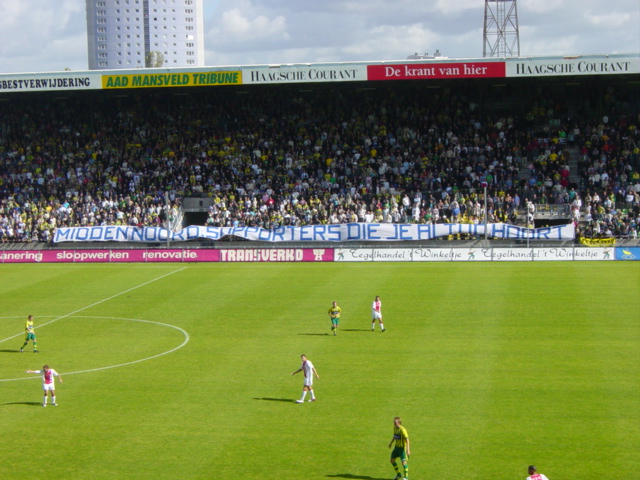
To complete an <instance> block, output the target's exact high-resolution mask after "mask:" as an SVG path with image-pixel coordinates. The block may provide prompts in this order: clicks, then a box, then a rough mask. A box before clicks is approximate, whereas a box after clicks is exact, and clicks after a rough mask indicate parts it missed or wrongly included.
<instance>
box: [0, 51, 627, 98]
mask: <svg viewBox="0 0 640 480" xmlns="http://www.w3.org/2000/svg"><path fill="white" fill-rule="evenodd" d="M638 73H640V53H638V54H614V55H588V56H585V55H578V56H571V57H520V58H508V59H443V58H442V57H439V58H436V59H430V60H423V59H421V60H403V61H385V62H344V63H322V64H311V63H308V64H281V65H253V66H224V67H194V68H177V69H174V68H172V69H164V68H160V69H153V70H152V69H136V70H110V71H108V72H99V71H87V72H53V73H17V74H4V75H0V93H14V92H15V93H18V92H37V91H61V90H101V89H102V90H113V89H132V88H136V89H139V88H159V87H165V88H166V87H170V88H186V87H217V86H228V85H259V84H260V85H268V84H296V83H337V82H366V81H386V80H442V79H473V78H526V77H540V78H543V77H554V76H572V77H580V76H593V75H628V74H638Z"/></svg>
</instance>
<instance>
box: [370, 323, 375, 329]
mask: <svg viewBox="0 0 640 480" xmlns="http://www.w3.org/2000/svg"><path fill="white" fill-rule="evenodd" d="M375 329H376V322H371V330H375Z"/></svg>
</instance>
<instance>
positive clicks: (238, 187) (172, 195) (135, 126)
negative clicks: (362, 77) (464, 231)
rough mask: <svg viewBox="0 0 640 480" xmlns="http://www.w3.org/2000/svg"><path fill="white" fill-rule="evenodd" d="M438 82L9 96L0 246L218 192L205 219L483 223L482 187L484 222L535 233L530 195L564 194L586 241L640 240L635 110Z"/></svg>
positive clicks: (2, 131)
mask: <svg viewBox="0 0 640 480" xmlns="http://www.w3.org/2000/svg"><path fill="white" fill-rule="evenodd" d="M438 92H439V93H436V94H434V93H433V92H432V91H431V90H426V89H418V88H415V87H414V88H378V89H376V90H375V91H366V90H359V89H356V88H352V89H349V88H342V89H336V90H317V91H313V92H310V93H309V92H307V93H304V92H292V91H283V90H281V89H264V90H259V91H258V90H256V92H253V93H249V94H242V95H241V94H239V93H237V94H236V93H232V94H230V95H229V94H224V95H221V94H218V93H217V92H216V93H204V92H199V93H194V94H189V95H173V94H172V93H167V94H157V95H152V94H148V93H146V94H144V93H143V94H137V95H133V94H131V95H130V96H126V97H115V96H114V97H108V96H107V95H106V94H102V95H99V96H96V95H95V94H93V95H92V96H88V95H84V96H82V95H79V96H77V97H70V98H67V99H66V100H58V99H54V98H52V97H47V98H44V99H43V98H42V97H38V98H37V99H35V98H24V99H22V98H20V99H18V100H13V99H12V101H11V103H13V107H14V108H6V109H3V110H2V112H0V169H1V170H0V241H1V242H16V241H18V242H26V241H48V240H49V239H50V238H51V235H52V232H53V230H54V229H55V228H57V227H66V226H89V225H138V226H147V225H156V226H158V225H167V222H171V221H172V220H173V221H174V223H175V220H176V219H177V218H180V217H179V215H180V210H181V206H180V205H181V200H182V199H183V198H184V197H190V196H200V197H210V198H211V199H212V205H211V207H210V209H209V212H208V216H207V219H206V225H210V226H244V225H247V226H260V227H263V228H274V227H276V226H280V225H309V224H320V223H347V222H394V223H410V222H418V223H449V222H454V223H455V222H460V223H480V222H484V221H485V219H484V211H485V205H484V204H485V199H484V192H485V185H486V191H487V193H488V195H487V200H486V204H487V212H488V218H487V221H488V222H509V223H518V222H524V223H525V224H528V225H531V226H533V221H534V211H535V206H534V205H536V204H537V205H539V204H545V203H549V204H563V205H567V206H570V208H571V211H572V215H573V219H574V221H575V222H576V224H577V225H578V226H580V227H581V231H580V233H581V234H582V235H585V236H608V235H611V236H631V237H633V236H635V235H637V230H638V218H640V207H639V195H640V178H639V173H638V172H639V171H640V150H639V147H640V143H639V140H640V139H639V132H638V127H637V125H638V122H639V121H640V118H639V117H638V112H637V110H638V108H637V106H636V108H635V113H634V111H633V110H634V109H633V106H632V105H629V104H627V103H625V102H623V101H622V100H620V99H616V98H615V95H613V94H612V93H611V92H609V93H610V98H609V99H605V102H604V106H605V107H606V108H608V109H609V110H610V111H611V112H617V113H616V114H615V115H614V114H613V113H610V117H605V118H601V117H600V116H598V118H597V119H594V118H591V117H589V116H586V115H585V116H584V117H580V118H579V119H578V120H572V119H571V118H570V116H569V114H568V111H569V110H568V107H567V105H564V104H562V103H559V102H556V101H553V100H551V98H550V97H545V95H543V94H541V93H539V94H538V96H536V97H535V99H536V100H535V101H534V100H531V101H530V103H527V102H523V101H520V105H519V110H517V109H514V111H512V112H509V113H508V114H505V113H502V112H498V111H496V112H493V111H491V110H490V109H489V108H488V107H489V106H490V105H491V102H493V101H494V100H495V98H491V97H490V96H488V97H487V98H484V100H483V101H480V100H477V98H476V97H477V96H479V92H478V89H477V88H476V87H467V88H460V89H459V90H449V89H441V90H439V91H438ZM485 93H486V92H485ZM515 104H516V101H515V100H514V105H515ZM557 119H560V120H561V121H560V122H559V123H558V124H557V125H554V124H553V121H556V120H557ZM576 149H577V151H579V152H580V154H579V159H578V165H579V169H580V171H579V172H578V173H579V178H580V180H579V181H578V182H574V183H572V182H571V181H570V175H571V172H570V166H569V165H570V154H569V152H570V151H575V150H576ZM522 172H524V175H523V174H522ZM576 207H577V208H576ZM519 214H520V215H519ZM520 218H524V220H520Z"/></svg>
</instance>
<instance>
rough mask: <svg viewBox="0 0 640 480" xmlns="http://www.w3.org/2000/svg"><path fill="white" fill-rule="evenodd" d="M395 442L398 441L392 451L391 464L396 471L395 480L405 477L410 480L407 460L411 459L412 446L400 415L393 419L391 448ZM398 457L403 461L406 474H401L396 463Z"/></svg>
mask: <svg viewBox="0 0 640 480" xmlns="http://www.w3.org/2000/svg"><path fill="white" fill-rule="evenodd" d="M393 442H396V445H395V447H393V450H392V451H391V465H393V468H394V469H395V471H396V478H395V480H401V479H403V478H404V480H408V479H409V464H408V463H407V461H408V460H409V455H411V448H410V447H409V434H408V433H407V429H406V428H404V427H403V426H402V421H401V420H400V417H395V418H394V419H393V438H392V439H391V442H389V448H391V445H393ZM398 458H399V459H400V461H401V462H402V467H403V469H404V476H402V475H401V474H400V469H399V468H398V464H397V463H396V460H397V459H398Z"/></svg>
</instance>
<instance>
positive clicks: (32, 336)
mask: <svg viewBox="0 0 640 480" xmlns="http://www.w3.org/2000/svg"><path fill="white" fill-rule="evenodd" d="M29 342H33V353H38V342H37V341H36V330H35V328H34V326H33V315H29V317H28V318H27V321H26V323H25V324H24V344H23V345H22V347H20V351H21V352H24V347H26V346H27V345H28V344H29Z"/></svg>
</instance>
